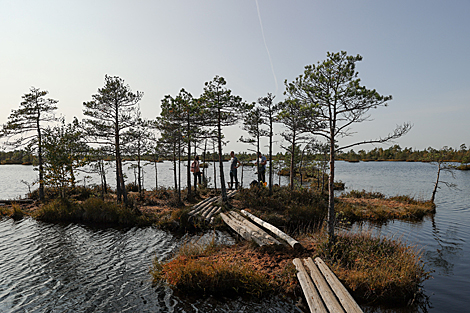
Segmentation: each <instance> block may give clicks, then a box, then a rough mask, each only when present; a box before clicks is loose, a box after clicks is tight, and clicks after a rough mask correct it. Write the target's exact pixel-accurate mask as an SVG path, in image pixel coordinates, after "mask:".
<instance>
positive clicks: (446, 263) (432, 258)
mask: <svg viewBox="0 0 470 313" xmlns="http://www.w3.org/2000/svg"><path fill="white" fill-rule="evenodd" d="M431 225H432V238H433V239H434V240H435V242H436V244H437V247H436V248H435V249H434V248H433V249H426V252H425V258H426V261H427V262H429V263H430V266H431V267H432V268H433V269H434V270H435V271H437V272H438V273H439V275H445V276H450V275H453V274H454V273H453V268H454V263H455V260H456V258H458V257H460V255H459V254H461V252H462V245H463V243H464V240H462V239H459V238H458V236H457V229H456V227H455V226H450V227H449V229H448V230H447V231H446V232H445V233H443V234H442V233H441V231H440V230H439V228H438V227H437V223H436V220H435V217H434V215H433V216H432V217H431Z"/></svg>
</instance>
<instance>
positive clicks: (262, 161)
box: [191, 151, 267, 189]
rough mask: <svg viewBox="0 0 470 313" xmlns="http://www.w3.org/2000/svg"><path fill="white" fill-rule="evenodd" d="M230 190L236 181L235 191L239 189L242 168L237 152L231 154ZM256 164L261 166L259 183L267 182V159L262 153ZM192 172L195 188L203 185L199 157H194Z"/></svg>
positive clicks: (259, 154) (259, 153)
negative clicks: (240, 168)
mask: <svg viewBox="0 0 470 313" xmlns="http://www.w3.org/2000/svg"><path fill="white" fill-rule="evenodd" d="M230 157H231V159H230V189H232V188H233V186H234V181H235V189H238V173H237V169H238V167H240V165H241V163H240V161H239V160H238V158H237V157H236V156H235V152H233V151H231V152H230ZM256 163H257V164H259V169H258V182H262V183H264V182H266V163H267V160H266V157H265V156H264V155H262V154H261V152H259V151H258V159H257V160H256ZM191 172H192V173H193V175H194V186H196V184H197V183H199V184H200V183H201V176H202V173H201V169H200V165H199V156H195V157H194V161H193V163H192V164H191Z"/></svg>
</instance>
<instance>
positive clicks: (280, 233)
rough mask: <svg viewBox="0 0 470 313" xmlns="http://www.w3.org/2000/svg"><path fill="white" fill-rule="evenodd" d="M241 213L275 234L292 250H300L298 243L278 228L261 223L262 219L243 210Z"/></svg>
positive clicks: (300, 246)
mask: <svg viewBox="0 0 470 313" xmlns="http://www.w3.org/2000/svg"><path fill="white" fill-rule="evenodd" d="M241 212H242V213H243V214H244V215H246V216H248V217H249V218H251V219H252V220H253V221H254V222H255V223H258V224H259V225H261V226H263V227H264V228H266V229H268V230H269V231H271V232H272V233H273V234H275V235H276V236H278V237H279V238H281V239H282V240H284V241H286V242H287V243H288V244H289V245H290V246H291V247H292V248H294V249H296V250H301V249H302V245H301V244H300V242H298V241H297V240H295V239H294V238H292V237H290V236H289V235H287V234H286V233H284V232H283V231H281V230H280V229H279V228H277V227H275V226H273V225H271V224H269V223H267V222H265V221H263V220H262V219H260V218H258V217H256V216H255V215H253V214H251V213H250V212H247V211H245V210H242V211H241Z"/></svg>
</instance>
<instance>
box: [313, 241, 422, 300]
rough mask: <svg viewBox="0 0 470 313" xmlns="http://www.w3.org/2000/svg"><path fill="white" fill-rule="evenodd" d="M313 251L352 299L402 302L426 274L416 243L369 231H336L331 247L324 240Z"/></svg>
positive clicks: (413, 293)
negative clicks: (388, 237)
mask: <svg viewBox="0 0 470 313" xmlns="http://www.w3.org/2000/svg"><path fill="white" fill-rule="evenodd" d="M317 254H318V256H320V257H321V258H322V259H324V260H325V262H327V263H328V265H329V266H330V268H331V269H332V270H333V272H335V274H336V275H337V276H338V278H339V279H340V280H341V281H342V282H343V284H344V285H345V286H346V287H347V288H348V289H349V290H350V291H351V292H352V294H353V296H354V297H355V298H356V299H359V300H360V301H361V302H366V303H369V304H378V303H386V304H390V303H393V304H394V305H406V304H408V303H409V302H410V301H411V300H413V299H414V298H415V297H416V295H417V294H418V293H420V292H421V291H420V290H421V289H420V285H421V284H422V282H423V281H424V280H426V279H429V278H430V273H429V272H426V271H425V270H424V264H423V262H422V261H421V252H420V251H419V250H417V248H416V247H411V246H407V245H405V244H404V243H402V242H401V241H399V240H390V239H387V238H377V237H373V236H372V235H371V234H370V233H360V234H345V233H343V234H340V235H338V236H337V238H336V241H335V244H334V245H333V246H331V247H330V246H329V245H328V243H327V241H326V240H324V241H323V242H322V243H321V244H320V245H319V247H318V250H317Z"/></svg>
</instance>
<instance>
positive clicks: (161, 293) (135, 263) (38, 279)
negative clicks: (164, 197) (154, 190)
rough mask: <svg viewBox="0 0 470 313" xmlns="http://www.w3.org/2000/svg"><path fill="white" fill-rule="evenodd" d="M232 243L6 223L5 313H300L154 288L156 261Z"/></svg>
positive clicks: (270, 303) (287, 305) (1, 261)
mask: <svg viewBox="0 0 470 313" xmlns="http://www.w3.org/2000/svg"><path fill="white" fill-rule="evenodd" d="M188 241H195V242H198V243H200V244H204V243H208V242H210V241H215V242H228V243H230V242H233V239H231V238H230V236H227V235H226V234H224V233H222V232H213V233H210V234H204V235H201V236H192V237H190V236H184V237H183V238H175V237H173V236H172V235H170V234H168V233H166V232H163V231H160V230H158V229H156V228H153V227H145V228H131V229H125V230H122V229H96V228H90V227H86V226H83V225H77V224H69V225H59V224H49V223H42V222H37V221H35V220H32V219H24V220H22V221H19V222H14V221H12V220H11V219H2V220H0V247H1V250H0V251H2V253H0V312H28V311H31V312H43V311H50V312H295V311H296V307H295V305H294V304H293V303H291V302H289V301H287V302H286V301H281V300H279V299H277V300H276V299H270V300H265V301H261V302H260V303H252V302H248V303H246V302H243V301H242V300H233V299H232V300H226V301H224V300H222V301H217V300H213V299H212V300H207V301H206V299H204V300H203V301H194V302H193V303H188V302H187V301H182V300H180V299H179V298H178V297H176V296H175V295H174V294H173V292H172V291H171V290H170V289H169V288H167V287H164V286H158V287H154V286H152V282H151V276H150V274H149V267H150V266H151V264H152V259H153V258H154V257H155V256H156V257H158V259H160V260H164V259H168V258H170V257H171V256H172V255H173V253H174V252H175V250H176V249H177V248H178V247H179V246H180V245H181V244H183V243H185V242H188Z"/></svg>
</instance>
